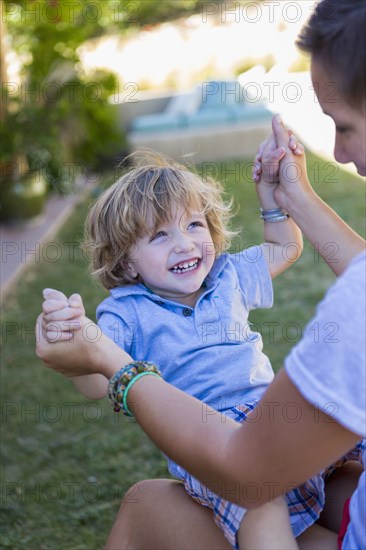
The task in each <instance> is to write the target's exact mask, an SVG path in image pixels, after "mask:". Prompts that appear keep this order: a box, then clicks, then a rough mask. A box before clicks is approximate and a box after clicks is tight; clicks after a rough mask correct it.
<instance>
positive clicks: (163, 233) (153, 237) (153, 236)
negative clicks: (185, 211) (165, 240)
mask: <svg viewBox="0 0 366 550" xmlns="http://www.w3.org/2000/svg"><path fill="white" fill-rule="evenodd" d="M166 234H167V233H166V231H158V232H157V233H155V234H154V235H152V236H151V237H150V240H149V243H151V242H152V241H154V240H155V239H158V238H159V237H165V235H166Z"/></svg>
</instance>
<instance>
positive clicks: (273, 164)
mask: <svg viewBox="0 0 366 550" xmlns="http://www.w3.org/2000/svg"><path fill="white" fill-rule="evenodd" d="M287 146H288V150H289V151H290V154H292V155H295V154H296V155H298V156H301V157H302V159H301V161H302V163H303V164H304V165H305V159H304V151H303V147H302V145H300V144H298V143H297V139H296V138H295V136H294V135H292V134H290V135H289V134H288V135H287ZM284 155H285V150H284V149H283V148H279V147H277V143H276V141H275V139H274V137H273V135H271V136H270V137H269V138H268V139H267V140H266V141H265V142H264V143H263V144H262V145H261V174H260V177H259V180H258V181H257V183H256V191H257V195H258V199H259V203H260V207H261V209H262V210H264V211H269V210H273V209H279V205H278V203H277V202H276V199H275V194H274V193H275V190H276V188H277V185H278V181H279V168H280V162H281V159H282V158H283V156H284ZM256 158H257V157H256ZM258 215H259V213H258ZM263 224H264V242H263V244H262V245H261V249H262V253H263V256H264V258H265V259H266V262H267V264H268V269H269V272H270V274H271V277H272V278H274V277H277V275H279V274H280V273H282V272H283V271H285V270H286V269H287V268H289V267H290V265H291V264H292V263H293V262H295V261H296V260H298V259H299V257H300V256H301V253H302V249H303V239H302V234H301V231H300V229H299V228H298V226H297V225H296V223H295V222H294V221H293V220H292V219H291V218H288V219H285V220H284V221H277V222H270V221H266V220H265V219H264V220H263Z"/></svg>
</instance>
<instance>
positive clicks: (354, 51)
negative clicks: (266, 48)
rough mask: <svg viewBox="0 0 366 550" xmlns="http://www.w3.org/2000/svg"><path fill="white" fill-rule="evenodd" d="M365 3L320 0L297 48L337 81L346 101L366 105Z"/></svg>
mask: <svg viewBox="0 0 366 550" xmlns="http://www.w3.org/2000/svg"><path fill="white" fill-rule="evenodd" d="M365 23H366V2H365V0H321V1H320V2H319V4H317V6H316V8H315V11H314V13H313V14H312V15H311V17H310V19H309V21H308V23H307V24H306V25H305V27H304V28H303V29H302V31H301V33H300V34H299V37H298V40H297V45H298V46H299V48H301V49H302V50H304V51H306V52H308V53H310V54H311V56H312V58H313V59H314V60H315V61H317V62H319V63H320V64H321V66H322V67H323V69H324V71H325V72H326V73H327V75H328V77H330V78H334V80H335V81H336V83H337V85H338V86H339V91H340V93H341V95H342V96H343V98H344V99H345V100H346V101H347V102H348V103H349V104H350V105H351V106H354V107H363V108H364V106H365V96H366V71H365V67H366V40H365Z"/></svg>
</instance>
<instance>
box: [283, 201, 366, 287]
mask: <svg viewBox="0 0 366 550" xmlns="http://www.w3.org/2000/svg"><path fill="white" fill-rule="evenodd" d="M286 206H287V211H288V212H289V214H290V216H291V217H292V218H293V219H294V220H295V222H296V223H297V225H298V226H299V227H300V229H301V230H302V231H303V233H304V235H305V236H306V238H307V239H308V240H309V241H310V242H311V244H312V245H313V246H314V248H315V249H316V250H317V252H318V253H319V254H320V255H321V256H322V257H323V258H324V260H325V261H326V262H327V264H328V265H329V267H330V268H331V269H332V270H333V271H334V273H335V274H336V275H337V276H339V275H341V274H342V273H343V271H344V270H345V269H346V268H347V267H348V265H349V263H350V262H351V261H352V260H353V258H354V257H355V256H357V254H359V253H361V252H362V251H363V250H365V240H364V239H363V238H362V237H361V236H360V235H358V234H357V233H356V232H355V231H354V230H353V229H352V228H351V227H350V226H349V225H347V224H346V222H345V221H343V220H342V219H341V218H340V217H339V216H338V214H336V212H334V210H332V208H330V206H328V205H327V204H326V203H325V202H324V201H323V200H322V199H321V198H320V197H319V196H318V195H316V193H314V192H311V193H307V194H306V195H304V197H303V200H302V201H301V202H299V201H296V202H295V201H288V203H287V205H286Z"/></svg>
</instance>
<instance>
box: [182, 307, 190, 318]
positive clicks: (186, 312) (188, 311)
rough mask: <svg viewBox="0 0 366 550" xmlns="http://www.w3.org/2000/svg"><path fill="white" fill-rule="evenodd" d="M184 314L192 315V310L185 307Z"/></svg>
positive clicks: (185, 315) (186, 315)
mask: <svg viewBox="0 0 366 550" xmlns="http://www.w3.org/2000/svg"><path fill="white" fill-rule="evenodd" d="M183 315H184V317H190V316H191V315H192V310H191V309H188V308H187V307H185V308H184V309H183Z"/></svg>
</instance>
